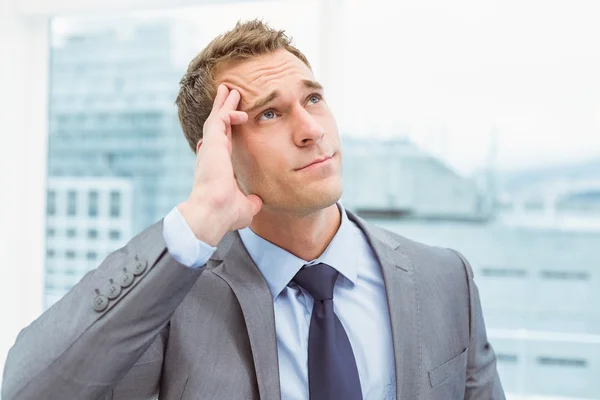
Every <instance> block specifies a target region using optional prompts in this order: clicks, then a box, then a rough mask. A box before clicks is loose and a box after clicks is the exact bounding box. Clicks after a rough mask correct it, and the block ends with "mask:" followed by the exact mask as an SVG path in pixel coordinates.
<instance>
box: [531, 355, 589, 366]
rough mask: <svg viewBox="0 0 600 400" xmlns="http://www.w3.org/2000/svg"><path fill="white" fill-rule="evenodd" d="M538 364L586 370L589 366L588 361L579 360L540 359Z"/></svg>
mask: <svg viewBox="0 0 600 400" xmlns="http://www.w3.org/2000/svg"><path fill="white" fill-rule="evenodd" d="M537 362H538V363H539V364H542V365H551V366H561V367H575V368H585V367H587V366H588V362H587V360H583V359H577V358H554V357H538V359H537Z"/></svg>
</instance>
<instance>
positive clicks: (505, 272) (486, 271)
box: [481, 267, 527, 278]
mask: <svg viewBox="0 0 600 400" xmlns="http://www.w3.org/2000/svg"><path fill="white" fill-rule="evenodd" d="M481 275H483V276H495V277H514V278H522V277H524V276H526V275H527V271H525V270H524V269H514V268H491V267H487V268H482V269H481Z"/></svg>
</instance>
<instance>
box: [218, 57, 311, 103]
mask: <svg viewBox="0 0 600 400" xmlns="http://www.w3.org/2000/svg"><path fill="white" fill-rule="evenodd" d="M215 80H216V83H217V85H218V84H221V83H223V84H225V85H226V86H227V87H228V88H229V89H236V90H238V91H239V92H240V94H241V102H240V106H241V107H240V108H242V107H247V106H248V105H249V104H251V103H253V102H254V101H255V100H256V99H258V98H261V97H263V96H265V95H267V94H269V93H271V92H273V91H278V92H285V91H289V90H296V89H297V88H299V87H302V86H303V85H304V83H303V82H304V81H306V80H311V81H314V80H315V77H314V74H313V72H312V71H311V69H310V68H309V67H308V66H307V65H306V64H305V63H304V62H302V60H300V59H299V58H298V57H296V56H294V55H293V54H292V53H290V52H289V51H287V50H283V49H282V50H277V51H275V52H272V53H268V54H263V55H260V56H255V57H252V58H250V59H248V60H243V61H236V62H233V63H230V64H228V65H225V66H223V67H222V68H220V69H219V71H218V73H217V74H216V76H215Z"/></svg>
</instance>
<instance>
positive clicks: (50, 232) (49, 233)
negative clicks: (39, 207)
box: [46, 228, 56, 237]
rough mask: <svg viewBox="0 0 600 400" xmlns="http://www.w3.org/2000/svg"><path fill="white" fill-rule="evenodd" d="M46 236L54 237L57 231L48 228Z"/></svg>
mask: <svg viewBox="0 0 600 400" xmlns="http://www.w3.org/2000/svg"><path fill="white" fill-rule="evenodd" d="M46 235H48V237H54V235H56V229H54V228H48V229H47V230H46Z"/></svg>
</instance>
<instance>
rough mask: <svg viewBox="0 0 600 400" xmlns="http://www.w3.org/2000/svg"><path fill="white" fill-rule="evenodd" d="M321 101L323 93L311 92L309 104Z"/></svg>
mask: <svg viewBox="0 0 600 400" xmlns="http://www.w3.org/2000/svg"><path fill="white" fill-rule="evenodd" d="M319 101H321V95H319V94H316V93H315V94H311V95H310V96H308V105H311V104H315V103H318V102H319Z"/></svg>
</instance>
